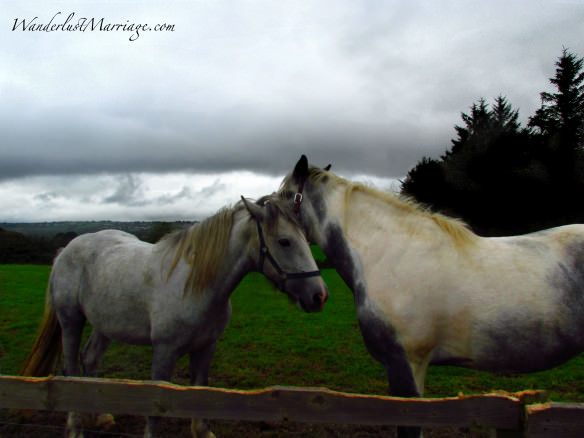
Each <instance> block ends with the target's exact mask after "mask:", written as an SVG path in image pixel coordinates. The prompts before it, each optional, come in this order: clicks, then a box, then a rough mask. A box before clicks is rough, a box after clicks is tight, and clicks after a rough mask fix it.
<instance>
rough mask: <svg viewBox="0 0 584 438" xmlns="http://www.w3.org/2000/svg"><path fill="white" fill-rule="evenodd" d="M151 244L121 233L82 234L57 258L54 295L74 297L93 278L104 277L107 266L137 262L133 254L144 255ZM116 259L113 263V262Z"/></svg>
mask: <svg viewBox="0 0 584 438" xmlns="http://www.w3.org/2000/svg"><path fill="white" fill-rule="evenodd" d="M148 246H150V244H147V243H145V242H141V241H140V240H139V239H138V238H137V237H135V236H134V235H132V234H129V233H125V232H123V231H119V230H103V231H98V232H96V233H88V234H82V235H81V236H78V237H76V238H75V239H73V240H72V241H71V242H69V244H68V245H67V246H66V247H65V248H64V249H63V250H62V251H60V253H59V254H58V255H57V257H56V258H55V261H54V263H53V268H52V270H51V287H52V288H53V289H56V290H55V293H59V292H60V291H62V293H68V294H71V293H74V292H78V291H80V290H85V289H87V283H88V282H89V281H90V277H95V276H97V275H103V269H104V265H106V264H110V265H111V264H113V265H117V266H118V267H120V266H121V265H123V264H125V263H128V262H135V260H134V259H133V258H132V253H136V251H139V252H144V250H145V249H147V247H148ZM112 259H113V261H112Z"/></svg>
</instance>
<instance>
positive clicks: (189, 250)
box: [159, 195, 300, 294]
mask: <svg viewBox="0 0 584 438" xmlns="http://www.w3.org/2000/svg"><path fill="white" fill-rule="evenodd" d="M256 204H258V205H262V206H265V207H266V217H265V219H264V221H262V225H264V228H265V231H266V233H269V232H270V230H272V229H273V228H274V226H275V224H276V223H277V220H278V218H279V216H284V217H285V218H286V219H287V220H288V221H290V222H292V223H294V224H295V225H296V226H300V225H299V222H298V219H297V218H296V217H295V216H294V215H293V214H292V213H290V212H289V211H288V210H289V209H287V208H286V204H285V202H284V201H283V200H280V199H278V198H276V197H275V196H273V195H268V196H264V197H262V198H260V199H259V200H257V201H256ZM244 209H245V204H244V203H243V202H242V201H239V202H238V203H237V204H235V205H234V206H233V207H223V208H222V209H220V210H219V211H218V212H217V213H215V214H214V215H213V216H210V217H208V218H207V219H204V220H203V221H202V222H199V223H196V224H194V225H192V226H191V227H189V228H187V229H184V230H178V231H175V232H172V233H170V234H168V235H166V236H164V237H163V238H162V239H161V240H160V242H159V244H160V247H161V249H162V250H163V251H164V252H165V256H166V255H169V254H172V263H171V265H170V269H169V270H168V275H167V278H170V276H171V275H172V273H173V272H174V270H175V268H176V266H177V265H178V263H179V261H180V260H181V259H183V260H184V261H185V262H186V263H188V264H189V265H190V269H189V272H188V275H187V279H186V281H185V286H184V291H185V293H188V292H190V293H192V294H196V293H199V292H201V291H202V290H204V289H205V288H206V287H207V286H208V285H209V284H211V283H212V282H213V281H214V280H215V278H216V276H217V271H218V269H219V267H220V266H221V265H222V261H223V259H224V257H225V254H226V252H227V247H228V245H229V238H230V236H231V230H232V229H233V225H234V222H235V215H236V213H237V212H239V211H242V210H244ZM247 220H252V216H251V214H250V215H249V217H248V219H247Z"/></svg>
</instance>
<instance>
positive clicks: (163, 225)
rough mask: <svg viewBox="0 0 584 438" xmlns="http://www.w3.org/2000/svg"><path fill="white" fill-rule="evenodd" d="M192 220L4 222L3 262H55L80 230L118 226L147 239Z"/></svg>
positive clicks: (0, 252)
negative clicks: (61, 250) (60, 252)
mask: <svg viewBox="0 0 584 438" xmlns="http://www.w3.org/2000/svg"><path fill="white" fill-rule="evenodd" d="M191 224H192V222H110V221H100V222H46V223H21V224H10V223H2V224H0V264H8V263H17V264H41V265H44V264H51V263H52V262H53V259H54V258H55V255H56V253H57V250H58V249H59V248H62V247H64V246H66V245H67V244H68V243H69V242H70V241H71V240H73V239H74V238H75V237H77V236H78V235H80V234H84V233H91V232H96V231H100V230H106V229H117V230H122V231H126V232H128V233H131V234H134V235H136V236H137V237H138V238H139V239H142V240H144V241H146V242H151V243H154V242H157V241H158V240H159V239H160V238H161V237H162V236H164V235H165V234H167V233H169V232H170V231H172V230H174V229H178V228H184V227H187V226H189V225H191Z"/></svg>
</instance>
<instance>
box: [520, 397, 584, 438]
mask: <svg viewBox="0 0 584 438" xmlns="http://www.w3.org/2000/svg"><path fill="white" fill-rule="evenodd" d="M527 436H528V437H529V438H558V437H561V438H572V437H573V438H581V437H583V436H584V403H544V404H536V405H531V406H528V407H527Z"/></svg>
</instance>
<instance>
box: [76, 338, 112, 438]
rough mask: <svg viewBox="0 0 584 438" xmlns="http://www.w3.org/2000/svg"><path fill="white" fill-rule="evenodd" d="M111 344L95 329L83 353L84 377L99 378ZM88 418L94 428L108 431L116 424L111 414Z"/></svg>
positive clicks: (93, 415) (95, 415)
mask: <svg viewBox="0 0 584 438" xmlns="http://www.w3.org/2000/svg"><path fill="white" fill-rule="evenodd" d="M110 343H111V339H110V338H108V337H106V336H104V335H103V334H101V333H100V332H98V331H97V330H96V329H93V331H92V332H91V336H89V340H88V341H87V343H86V344H85V347H84V348H83V352H82V353H81V365H82V367H83V375H85V376H88V377H97V371H98V369H99V366H100V365H101V361H102V359H103V355H104V354H105V352H106V350H107V347H109V345H110ZM86 417H88V418H86V420H87V421H89V423H90V424H91V426H92V427H94V426H99V427H103V428H104V429H108V428H110V427H111V426H112V425H113V424H114V423H115V421H114V417H113V416H112V415H111V414H92V415H87V416H86Z"/></svg>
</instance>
